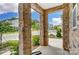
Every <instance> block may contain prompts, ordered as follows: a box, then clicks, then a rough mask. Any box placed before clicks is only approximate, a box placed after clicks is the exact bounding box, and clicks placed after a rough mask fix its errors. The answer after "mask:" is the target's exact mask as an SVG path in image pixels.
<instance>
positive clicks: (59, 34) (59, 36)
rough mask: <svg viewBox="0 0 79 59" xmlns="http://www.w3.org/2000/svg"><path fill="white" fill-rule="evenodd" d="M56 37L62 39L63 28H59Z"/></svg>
mask: <svg viewBox="0 0 79 59" xmlns="http://www.w3.org/2000/svg"><path fill="white" fill-rule="evenodd" d="M56 37H58V38H61V37H62V36H61V28H57V33H56Z"/></svg>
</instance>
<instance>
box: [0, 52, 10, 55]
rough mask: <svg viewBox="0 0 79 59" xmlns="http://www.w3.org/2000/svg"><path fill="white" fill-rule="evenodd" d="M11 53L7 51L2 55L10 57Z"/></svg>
mask: <svg viewBox="0 0 79 59" xmlns="http://www.w3.org/2000/svg"><path fill="white" fill-rule="evenodd" d="M10 54H11V52H10V51H6V52H5V53H3V54H1V55H10Z"/></svg>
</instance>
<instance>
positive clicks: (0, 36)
mask: <svg viewBox="0 0 79 59" xmlns="http://www.w3.org/2000/svg"><path fill="white" fill-rule="evenodd" d="M1 43H2V33H0V44H1Z"/></svg>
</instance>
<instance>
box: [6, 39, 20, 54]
mask: <svg viewBox="0 0 79 59" xmlns="http://www.w3.org/2000/svg"><path fill="white" fill-rule="evenodd" d="M7 44H8V45H9V46H10V51H11V55H18V54H19V42H18V41H17V40H9V41H8V42H7Z"/></svg>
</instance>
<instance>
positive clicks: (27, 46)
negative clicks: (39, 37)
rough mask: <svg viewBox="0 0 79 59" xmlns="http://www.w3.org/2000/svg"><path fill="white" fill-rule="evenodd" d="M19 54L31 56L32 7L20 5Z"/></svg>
mask: <svg viewBox="0 0 79 59" xmlns="http://www.w3.org/2000/svg"><path fill="white" fill-rule="evenodd" d="M19 26H20V27H19V28H20V31H19V34H20V35H19V41H20V42H19V54H21V55H30V54H31V5H30V3H20V4H19Z"/></svg>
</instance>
